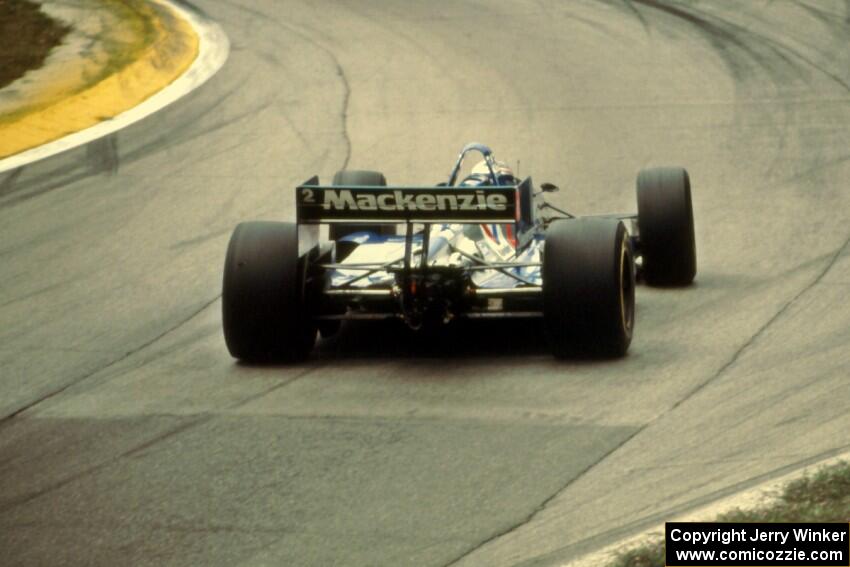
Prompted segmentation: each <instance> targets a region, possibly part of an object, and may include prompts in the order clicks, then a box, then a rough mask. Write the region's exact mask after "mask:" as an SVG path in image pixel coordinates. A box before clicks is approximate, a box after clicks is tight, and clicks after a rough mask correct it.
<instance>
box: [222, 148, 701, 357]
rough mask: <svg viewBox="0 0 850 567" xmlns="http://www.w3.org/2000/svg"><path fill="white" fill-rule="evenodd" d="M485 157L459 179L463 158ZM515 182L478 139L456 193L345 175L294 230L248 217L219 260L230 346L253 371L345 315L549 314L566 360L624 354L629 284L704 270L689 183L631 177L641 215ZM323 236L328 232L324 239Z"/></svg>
mask: <svg viewBox="0 0 850 567" xmlns="http://www.w3.org/2000/svg"><path fill="white" fill-rule="evenodd" d="M473 152H474V153H480V154H481V156H482V158H483V160H482V161H481V162H480V163H478V164H477V165H476V166H475V167H473V168H472V171H471V173H470V175H468V176H467V177H465V178H464V179H462V180H461V179H459V177H460V172H461V166H462V163H463V161H464V158H465V157H466V156H467V155H468V154H470V153H473ZM556 190H557V187H556V186H554V185H552V184H548V183H544V184H542V185H541V186H540V188H539V189H538V188H536V187H535V186H534V185H533V183H532V180H531V178H530V177H528V178H526V179H524V180H522V181H520V180H518V179H516V178H515V177H514V176H513V172H512V171H511V170H510V168H508V167H507V166H506V165H505V164H504V163H502V162H498V161H496V160H495V158H494V156H493V153H492V152H491V151H490V149H489V148H488V147H486V146H484V145H482V144H469V145H467V146H466V147H464V148H463V150H462V151H461V153H460V155H459V156H458V159H457V162H456V163H455V166H454V168H453V169H452V172H451V174H450V176H449V179H448V181H447V182H444V183H441V184H439V185H435V186H421V187H394V186H388V185H387V183H386V180H385V178H384V176H383V175H382V174H381V173H378V172H374V171H349V170H346V171H340V172H338V173H337V174H336V175H335V176H334V179H333V183H332V184H331V185H321V184H320V183H319V179H318V177H313V178H312V179H309V180H308V181H306V182H305V183H303V184H302V185H300V186H299V187H297V188H296V192H295V195H296V222H295V223H291V222H244V223H241V224H239V225H238V226H237V227H236V229H235V231H234V232H233V235H232V237H231V239H230V244H229V246H228V249H227V256H226V260H225V265H224V284H223V292H222V310H223V313H222V315H223V325H224V337H225V342H226V343H227V348H228V350H229V351H230V353H231V355H233V356H234V357H236V358H239V359H242V360H246V361H267V360H283V361H294V360H299V359H303V358H304V357H306V356H307V355H308V353H309V352H310V350H311V349H312V348H313V345H314V343H315V341H316V335H317V332H321V334H322V336H330V335H332V334H333V333H334V332H336V330H337V329H338V328H339V325H340V322H341V321H342V320H348V319H383V318H399V319H401V320H403V321H404V322H405V323H406V324H407V325H408V326H409V327H411V328H412V329H420V328H423V327H434V326H439V325H444V324H447V323H449V322H451V321H452V320H453V319H459V318H481V319H486V318H508V317H522V318H528V317H536V318H540V319H541V320H542V322H543V325H544V328H545V334H546V336H547V340H548V344H549V347H550V349H551V351H552V353H553V354H554V355H555V356H558V357H567V356H573V355H579V356H587V355H591V356H622V355H624V354H625V353H626V351H627V349H628V347H629V344H630V343H631V340H632V334H633V332H634V324H635V317H634V312H635V282H636V281H638V280H644V281H646V282H647V283H648V284H650V285H660V286H674V285H687V284H689V283H690V282H691V281H692V280H693V278H694V276H695V274H696V246H695V239H694V221H693V210H692V206H691V188H690V180H689V177H688V173H687V172H686V171H685V170H684V169H682V168H654V169H646V170H643V171H641V172H640V173H639V174H638V178H637V213H636V214H601V215H592V216H581V217H578V216H574V215H572V214H570V213H568V212H566V211H564V210H562V209H560V208H558V207H555V206H554V205H552V204H549V203H547V202H546V200H545V198H544V197H545V194H546V193H548V192H552V191H556ZM320 225H327V226H328V229H327V232H326V234H327V236H326V237H325V236H323V235H324V233H325V231H321V230H320V229H319V228H320Z"/></svg>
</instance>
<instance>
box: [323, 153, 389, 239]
mask: <svg viewBox="0 0 850 567" xmlns="http://www.w3.org/2000/svg"><path fill="white" fill-rule="evenodd" d="M331 184H332V185H360V186H362V187H386V186H387V178H386V177H384V174H383V173H381V172H380V171H365V170H353V169H351V170H349V169H344V170H342V171H337V172H336V175H334V179H333V182H332V183H331ZM364 231H366V232H374V233H376V234H379V235H382V236H384V235H391V234H395V227H393V226H388V225H381V224H375V225H372V224H331V225H330V228H329V230H328V238H330V239H331V240H339V239H340V238H342V237H344V236H348V235H349V234H354V233H355V232H364Z"/></svg>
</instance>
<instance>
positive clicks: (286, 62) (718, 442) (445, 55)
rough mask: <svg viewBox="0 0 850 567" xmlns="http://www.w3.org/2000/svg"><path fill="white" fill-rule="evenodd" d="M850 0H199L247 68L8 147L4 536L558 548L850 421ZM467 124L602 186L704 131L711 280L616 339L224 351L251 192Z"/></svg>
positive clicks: (251, 555) (372, 558)
mask: <svg viewBox="0 0 850 567" xmlns="http://www.w3.org/2000/svg"><path fill="white" fill-rule="evenodd" d="M848 4H850V3H847V2H829V1H826V0H824V1H817V2H816V1H813V0H812V1H809V2H792V1H775V2H760V1H755V0H754V1H748V2H735V3H732V2H719V1H717V2H687V3H686V2H681V3H680V2H674V1H666V0H641V1H638V0H633V1H631V2H628V1H621V0H611V1H610V2H604V1H589V0H586V1H576V2H555V1H545V0H544V1H539V2H519V1H516V2H489V1H488V2H471V1H470V2H444V3H436V2H430V1H416V0H404V1H402V0H397V1H394V0H367V1H364V2H358V3H356V4H355V3H342V2H328V1H318V2H304V3H299V2H289V1H287V2H273V1H271V0H265V1H250V2H249V1H248V0H244V1H243V2H235V1H234V2H229V1H217V0H208V1H203V2H199V7H200V9H201V10H203V11H204V12H206V13H207V14H208V15H209V16H210V17H211V18H213V19H215V20H217V21H219V22H220V23H221V24H222V25H223V26H224V28H225V30H226V32H227V33H228V35H229V37H230V39H231V41H232V53H231V56H230V60H229V62H228V63H227V65H226V66H225V67H224V69H222V70H221V71H220V72H219V74H218V75H217V76H216V77H214V78H213V79H212V80H211V81H210V82H209V83H207V84H206V85H205V86H203V87H202V88H201V89H200V90H198V91H196V92H195V93H193V94H192V95H190V96H188V97H187V98H185V99H183V100H181V101H180V102H178V103H176V104H174V105H173V106H171V107H169V108H167V109H165V110H163V111H161V112H159V113H157V114H155V115H153V116H151V117H149V118H148V119H146V120H144V121H142V122H140V123H138V124H136V125H134V126H132V127H130V128H128V129H127V130H124V131H122V132H120V133H119V134H117V135H113V136H111V137H109V138H106V139H104V140H101V141H99V142H96V143H94V144H91V145H89V146H87V147H85V148H81V149H78V150H74V151H71V152H69V153H66V154H63V155H61V156H57V157H55V158H51V159H49V160H47V161H44V162H41V163H39V164H37V165H32V166H27V167H25V168H24V169H22V170H18V171H15V172H10V173H6V174H4V175H3V178H2V179H0V262H2V263H1V264H0V265H2V268H0V369H2V380H0V409H2V415H3V416H7V417H6V418H4V419H3V421H2V423H0V478H1V479H2V482H0V549H2V560H0V562H2V563H3V564H4V565H40V564H50V565H66V564H67V565H81V564H86V565H117V564H133V565H200V564H204V565H237V564H238V565H264V564H268V565H330V564H339V565H455V564H457V565H488V566H490V565H509V564H525V563H528V564H543V565H546V564H557V563H559V562H561V561H564V560H568V559H570V558H572V557H576V556H577V555H579V554H581V553H583V552H585V551H589V550H592V549H594V548H597V547H600V546H602V545H604V544H606V543H609V542H612V541H614V540H616V539H617V538H618V537H620V536H622V535H624V534H627V533H631V532H634V531H636V530H638V529H640V528H641V527H642V526H645V525H648V524H651V523H654V522H657V521H658V520H662V519H664V518H667V517H669V515H670V514H672V513H675V512H677V511H682V510H687V509H689V508H692V507H694V506H696V505H698V504H701V503H704V502H707V501H710V500H712V499H713V498H716V497H718V496H720V495H725V494H727V493H730V492H731V491H734V490H735V489H737V488H740V487H744V486H749V485H751V484H753V483H755V482H757V481H759V480H762V479H765V478H770V477H773V476H776V475H778V474H780V473H781V472H783V471H786V470H789V469H790V468H793V467H795V466H799V465H800V464H802V463H806V462H810V461H813V460H816V459H818V458H820V457H822V456H827V455H831V454H833V453H835V452H837V451H839V450H841V449H846V448H847V447H848V445H850V434H848V431H850V413H848V411H847V410H848V406H850V388H848V378H850V376H848V374H850V370H848V368H850V307H848V305H847V297H848V291H850V246H848V238H850V223H848V222H847V220H848V211H850V188H848V182H850V153H848V152H850V149H848V148H850V49H848V47H847V46H848V39H850V6H848ZM471 140H479V141H483V142H485V143H488V144H490V145H491V146H492V147H493V148H494V149H495V151H496V152H497V155H498V156H500V157H502V158H503V159H508V160H510V161H511V162H512V163H513V162H514V161H515V160H517V159H519V160H520V165H519V170H520V171H519V173H520V174H521V175H522V174H527V173H533V176H534V178H535V180H536V181H537V182H538V183H540V182H542V181H553V182H556V183H558V184H559V185H560V186H561V187H562V191H561V192H560V193H559V194H557V196H556V202H557V203H558V204H560V205H562V206H566V207H568V208H569V209H570V210H573V211H575V212H577V213H589V212H602V211H611V210H614V211H622V210H630V209H633V208H634V199H635V198H634V176H635V173H636V172H637V171H638V170H639V169H640V168H642V167H645V166H650V165H662V164H681V165H684V166H686V167H687V168H688V169H689V171H690V173H691V177H692V181H693V185H694V191H695V193H694V203H695V213H696V219H697V239H698V250H699V274H698V276H697V282H696V283H695V285H693V286H691V287H690V288H687V289H675V290H659V289H647V288H645V287H642V288H641V289H639V291H638V312H637V329H636V336H635V340H634V342H633V343H632V348H631V351H630V354H629V355H628V356H627V357H626V358H625V359H623V360H618V361H608V362H597V361H573V362H556V361H554V360H553V359H552V358H550V356H549V354H548V352H547V351H546V348H545V346H542V345H541V343H540V335H539V332H538V330H537V329H536V327H534V326H519V327H517V326H515V325H476V326H469V327H463V328H460V329H454V330H450V331H448V332H447V333H446V335H445V337H443V338H442V339H439V338H438V339H436V340H435V341H434V342H432V343H430V344H426V345H419V344H417V343H418V342H420V341H417V340H416V338H415V337H412V336H411V335H409V334H407V333H404V332H403V331H401V330H400V329H399V328H398V327H395V326H392V325H377V324H375V325H349V326H347V327H346V328H344V330H343V332H342V334H341V336H339V337H338V338H337V339H334V340H332V341H326V342H324V343H322V344H320V346H319V348H318V350H317V352H316V353H315V355H314V356H313V357H312V358H311V359H310V360H309V361H308V362H306V363H304V364H300V365H297V366H273V367H254V366H246V365H242V364H238V363H235V362H234V361H233V360H232V359H231V358H230V357H229V356H228V354H227V351H226V350H225V346H224V342H223V339H222V335H221V330H220V325H221V317H220V308H221V305H220V296H219V294H220V286H221V268H222V263H223V258H224V250H225V247H226V243H227V239H228V237H229V234H230V232H231V230H232V229H233V227H234V225H235V224H236V223H237V222H239V221H241V220H246V219H254V218H262V219H287V218H291V217H292V214H293V210H292V204H293V195H292V188H293V187H294V186H295V185H296V184H297V183H299V182H301V181H303V180H304V179H306V178H308V177H309V176H311V175H312V174H314V173H318V174H320V176H321V177H322V178H323V179H329V178H330V177H331V176H332V175H333V173H334V172H335V171H336V170H337V169H340V168H342V167H344V166H350V167H355V168H373V169H380V170H383V171H384V172H385V173H386V175H387V177H388V178H389V180H390V182H392V183H399V184H403V183H423V182H437V181H440V180H442V179H443V178H444V177H445V175H446V174H447V172H448V168H449V167H450V165H451V162H452V160H453V158H454V157H455V154H456V151H457V150H458V149H459V148H460V147H461V146H462V145H463V144H464V143H465V142H467V141H471Z"/></svg>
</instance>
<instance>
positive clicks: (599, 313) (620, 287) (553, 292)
mask: <svg viewBox="0 0 850 567" xmlns="http://www.w3.org/2000/svg"><path fill="white" fill-rule="evenodd" d="M634 312H635V273H634V258H633V255H632V249H631V245H630V243H629V239H628V235H627V232H626V229H625V226H623V223H622V222H620V221H619V220H617V219H608V218H598V217H597V218H592V217H590V218H578V219H567V220H559V221H555V222H553V223H552V224H551V225H549V228H548V230H547V231H546V242H545V248H544V251H543V319H544V325H545V329H546V336H547V339H548V342H549V346H550V348H551V350H552V354H554V355H555V356H556V357H558V358H567V357H588V356H590V357H619V356H623V355H625V353H626V351H627V350H628V348H629V344H630V343H631V340H632V333H633V331H634V321H635V317H634Z"/></svg>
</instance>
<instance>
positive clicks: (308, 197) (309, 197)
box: [301, 189, 316, 203]
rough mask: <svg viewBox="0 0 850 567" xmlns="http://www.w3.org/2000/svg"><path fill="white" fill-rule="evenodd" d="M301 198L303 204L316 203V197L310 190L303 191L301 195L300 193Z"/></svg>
mask: <svg viewBox="0 0 850 567" xmlns="http://www.w3.org/2000/svg"><path fill="white" fill-rule="evenodd" d="M301 197H302V200H303V201H304V202H305V203H315V202H316V196H315V195H313V190H312V189H303V190H302V193H301Z"/></svg>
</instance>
